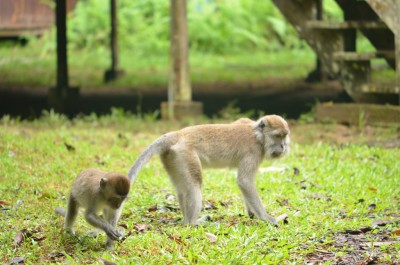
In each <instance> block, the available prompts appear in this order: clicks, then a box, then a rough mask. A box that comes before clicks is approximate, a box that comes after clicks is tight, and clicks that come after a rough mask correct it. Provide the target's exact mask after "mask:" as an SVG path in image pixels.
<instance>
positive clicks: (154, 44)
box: [68, 0, 299, 55]
mask: <svg viewBox="0 0 400 265" xmlns="http://www.w3.org/2000/svg"><path fill="white" fill-rule="evenodd" d="M109 8H110V7H109V2H108V1H96V0H87V1H78V2H77V6H76V8H75V11H74V13H73V14H72V15H71V16H70V19H69V21H68V34H69V39H70V44H71V46H72V47H73V48H75V49H82V48H90V49H91V48H94V47H98V46H99V45H100V46H106V45H108V41H109V24H110V23H109V15H108V14H109ZM169 14H170V10H169V1H166V0H153V1H149V0H138V1H129V0H120V1H119V2H118V22H119V42H120V46H121V48H124V49H131V50H135V51H137V52H138V53H139V54H142V55H147V54H149V53H151V54H162V53H165V52H166V51H168V47H169V26H170V24H169V23H170V17H169ZM188 27H189V39H190V47H191V49H192V50H196V51H201V52H210V53H219V54H222V53H232V52H238V51H241V50H248V49H257V50H268V49H277V48H280V47H282V46H288V47H293V46H297V45H298V44H299V41H298V39H297V35H296V34H295V32H294V30H293V29H292V28H291V27H289V26H288V23H287V22H286V21H285V20H284V18H283V17H282V15H281V14H280V13H279V11H278V9H277V8H276V7H275V6H274V5H273V3H272V2H271V1H246V0H237V1H232V0H224V1H216V0H193V1H188Z"/></svg>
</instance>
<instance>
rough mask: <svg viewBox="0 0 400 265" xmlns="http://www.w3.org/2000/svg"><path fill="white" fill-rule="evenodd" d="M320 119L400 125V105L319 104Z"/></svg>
mask: <svg viewBox="0 0 400 265" xmlns="http://www.w3.org/2000/svg"><path fill="white" fill-rule="evenodd" d="M316 117H317V120H318V121H335V122H338V123H344V124H352V125H359V126H360V125H387V126H390V125H397V126H398V125H400V107H399V106H391V105H374V104H347V103H346V104H333V103H324V104H320V105H317V107H316Z"/></svg>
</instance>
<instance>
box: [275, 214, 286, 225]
mask: <svg viewBox="0 0 400 265" xmlns="http://www.w3.org/2000/svg"><path fill="white" fill-rule="evenodd" d="M288 217H289V216H288V214H287V213H284V214H281V215H279V216H278V217H276V221H277V222H280V221H283V223H284V224H288V223H289V221H288V220H287V218H288Z"/></svg>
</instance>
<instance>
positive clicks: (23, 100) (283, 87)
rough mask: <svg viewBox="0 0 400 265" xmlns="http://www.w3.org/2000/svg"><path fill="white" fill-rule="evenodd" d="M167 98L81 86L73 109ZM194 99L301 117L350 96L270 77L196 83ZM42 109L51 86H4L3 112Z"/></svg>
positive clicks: (147, 106) (334, 86) (142, 105)
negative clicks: (320, 104) (250, 81)
mask: <svg viewBox="0 0 400 265" xmlns="http://www.w3.org/2000/svg"><path fill="white" fill-rule="evenodd" d="M3 86H4V85H3ZM166 100H167V93H166V88H165V89H161V88H159V87H155V88H146V89H143V90H132V89H125V88H113V89H112V90H109V91H99V90H90V89H85V90H81V93H80V97H79V98H78V100H77V102H76V104H74V111H75V113H76V114H78V113H83V114H90V113H92V112H95V113H97V114H106V113H109V112H110V109H111V108H112V107H117V108H123V109H124V110H126V111H130V112H132V113H137V112H138V111H140V112H141V113H149V112H154V111H156V110H159V109H160V102H162V101H166ZM193 100H196V101H200V102H202V103H203V105H204V114H205V115H207V116H210V117H211V116H213V115H216V114H218V112H219V111H221V109H223V108H225V107H226V106H227V105H228V104H230V103H233V102H234V103H235V104H234V106H235V107H238V108H240V110H241V111H242V112H246V111H249V110H256V111H263V112H265V113H270V114H271V113H276V114H282V115H283V114H285V115H287V117H288V118H298V117H299V116H300V115H301V114H302V113H304V112H307V111H310V110H311V108H312V106H314V105H315V103H316V102H325V101H334V102H348V101H349V100H350V99H349V98H348V97H347V96H346V95H345V93H344V92H343V91H342V88H341V86H340V85H339V83H338V82H325V83H315V84H309V83H305V82H303V81H301V80H298V81H295V80H294V81H293V82H291V83H286V84H283V82H282V80H267V81H265V82H263V83H257V84H207V85H194V86H193ZM43 110H48V106H47V90H46V88H42V89H36V90H35V91H34V90H32V89H28V88H21V87H18V88H14V89H13V88H10V87H1V85H0V116H3V115H5V114H10V115H11V116H14V117H16V116H19V117H21V118H24V119H25V118H35V117H38V116H39V115H40V114H41V113H42V111H43Z"/></svg>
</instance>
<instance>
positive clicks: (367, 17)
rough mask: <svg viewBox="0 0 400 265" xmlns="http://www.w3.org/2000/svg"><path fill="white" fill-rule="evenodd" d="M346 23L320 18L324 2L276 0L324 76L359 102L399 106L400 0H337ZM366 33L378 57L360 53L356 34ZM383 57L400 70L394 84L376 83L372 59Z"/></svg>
mask: <svg viewBox="0 0 400 265" xmlns="http://www.w3.org/2000/svg"><path fill="white" fill-rule="evenodd" d="M335 1H336V3H337V4H338V6H339V7H340V8H341V9H342V11H343V21H341V22H331V21H324V20H321V17H317V15H316V14H317V13H318V12H317V10H318V9H321V6H320V5H321V0H273V2H274V3H275V5H276V6H277V7H278V8H279V10H280V11H281V12H282V14H283V15H284V16H285V17H286V19H287V20H288V21H289V22H290V23H291V24H293V26H294V28H295V29H296V31H297V33H298V34H299V35H300V36H301V37H302V38H303V39H304V40H305V41H306V42H307V43H308V44H309V45H310V46H311V48H312V49H313V50H314V51H315V53H316V54H317V56H318V58H319V59H320V60H321V63H322V68H323V70H322V71H324V72H325V73H327V74H329V75H331V76H337V77H338V78H339V79H340V81H341V82H342V84H343V87H344V89H345V91H346V92H347V93H348V94H349V95H350V96H351V97H352V98H353V99H354V100H355V101H356V102H368V103H392V104H400V44H399V43H400V21H399V14H400V1H398V0H365V1H358V0H335ZM357 32H360V33H361V34H363V35H364V36H365V37H366V38H367V39H368V40H369V41H370V42H371V44H372V45H373V46H374V47H375V49H376V51H375V52H369V53H360V52H357V50H356V40H357V38H356V34H357ZM376 58H383V59H385V61H386V62H387V63H388V65H389V66H390V67H391V68H392V69H393V70H395V71H396V80H393V81H392V82H388V83H384V84H382V83H381V84H378V83H375V82H374V80H372V75H371V72H372V70H373V69H372V68H371V60H374V59H376Z"/></svg>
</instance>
